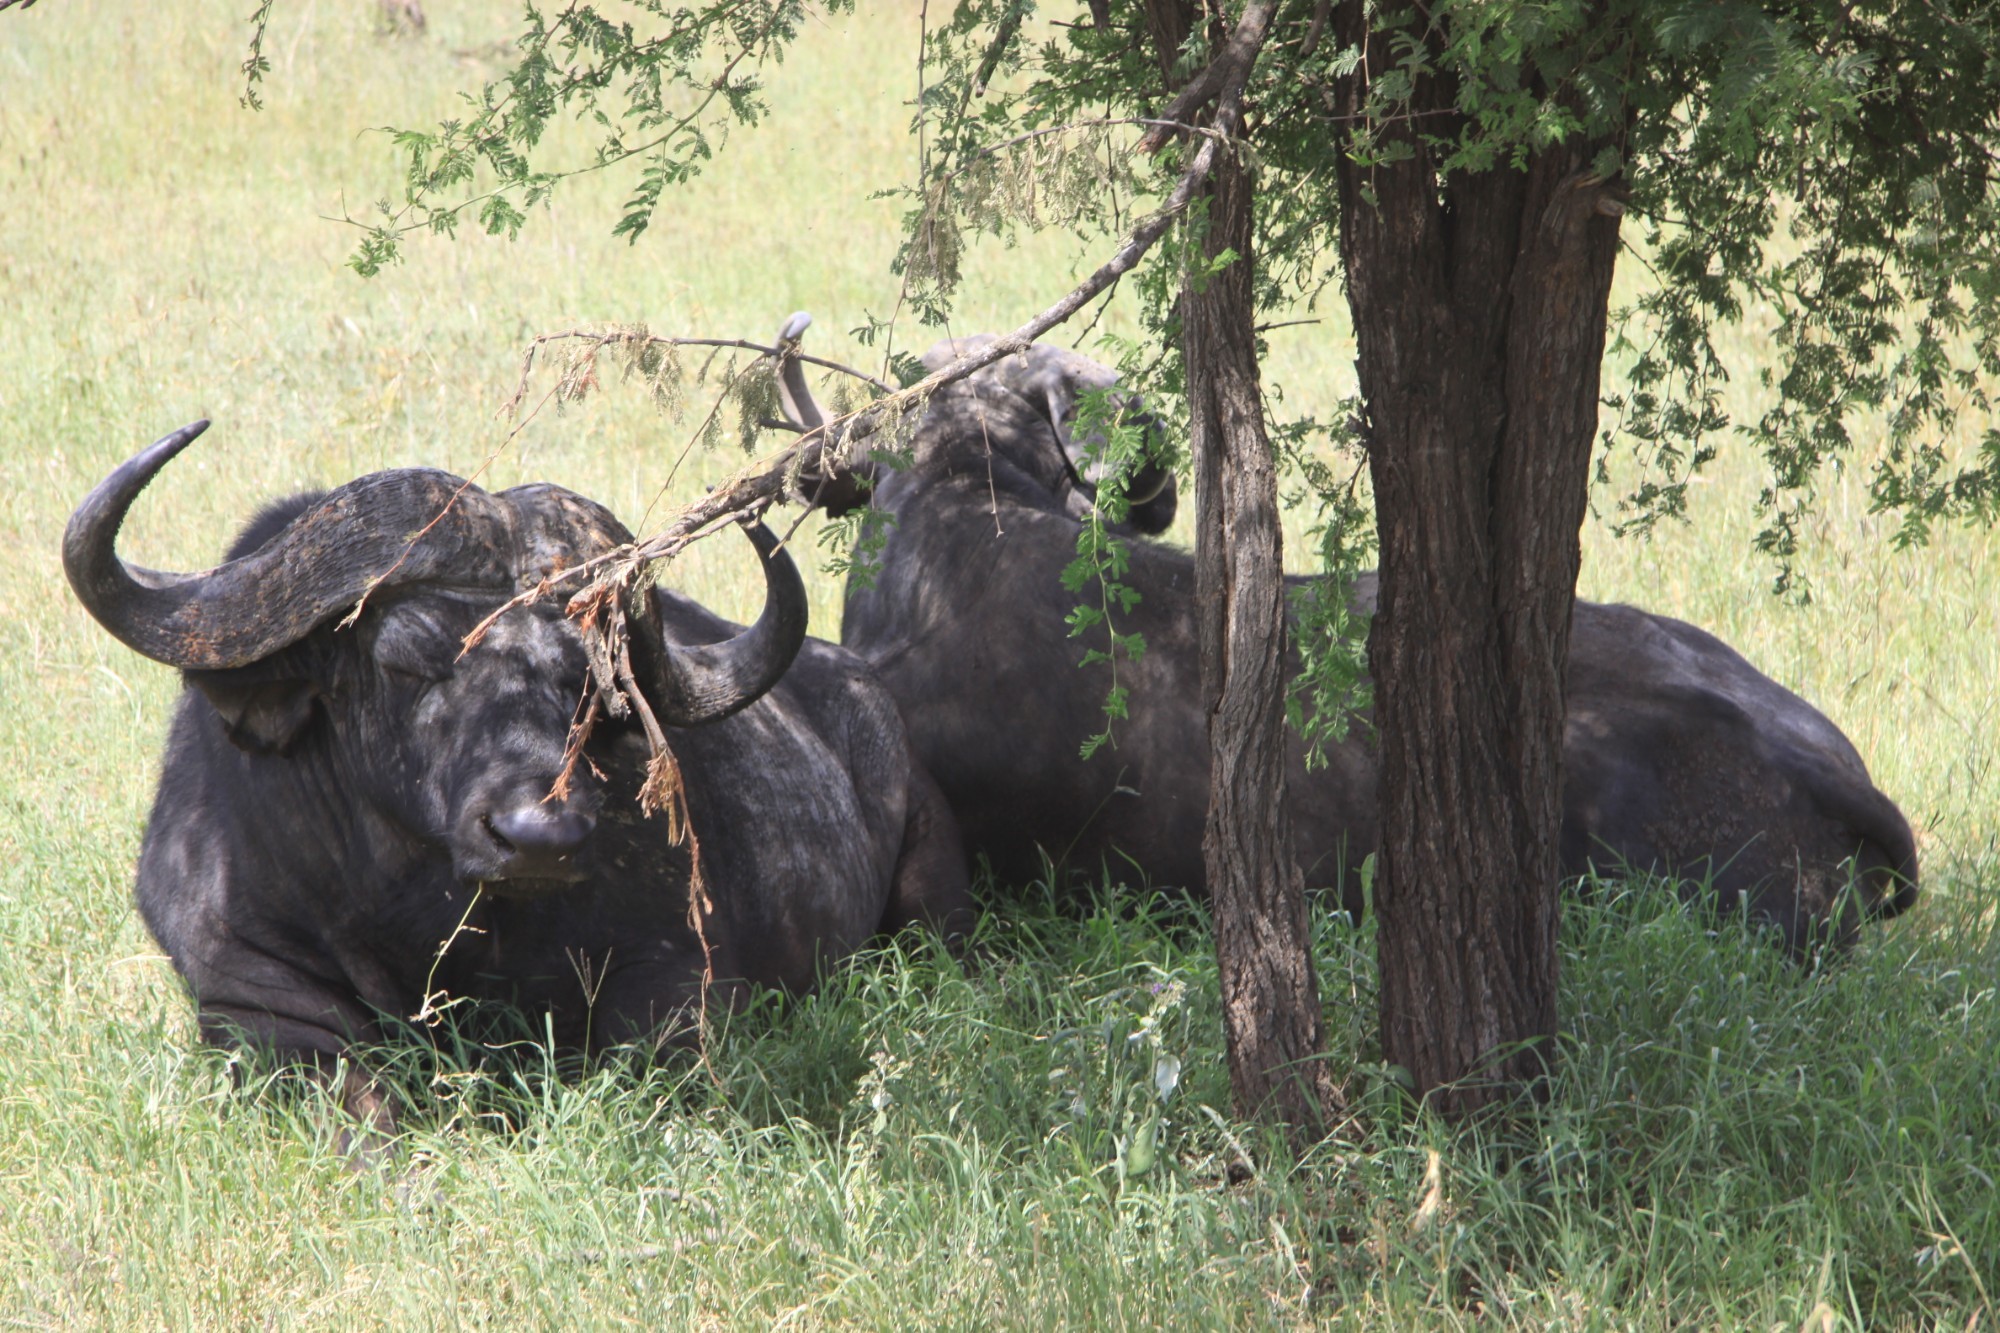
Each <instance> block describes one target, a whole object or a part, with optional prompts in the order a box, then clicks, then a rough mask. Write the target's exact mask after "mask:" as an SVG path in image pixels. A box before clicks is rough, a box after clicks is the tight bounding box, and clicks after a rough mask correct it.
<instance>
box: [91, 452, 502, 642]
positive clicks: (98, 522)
mask: <svg viewBox="0 0 2000 1333" xmlns="http://www.w3.org/2000/svg"><path fill="white" fill-rule="evenodd" d="M207 429H208V423H207V422H206V421H197V422H195V423H194V424H193V425H190V426H183V427H182V428H181V429H180V430H177V431H175V432H174V433H173V434H171V435H167V436H164V437H163V438H161V439H160V440H158V441H156V442H155V443H153V444H152V445H151V446H149V447H147V448H146V449H143V450H141V451H140V452H139V453H138V454H137V455H135V456H134V457H132V458H131V459H129V460H127V461H126V462H125V463H124V464H123V465H121V466H120V467H118V468H117V469H116V470H115V471H113V472H112V474H111V475H110V476H108V477H106V478H105V479H104V480H103V481H101V482H99V483H98V485H97V487H96V489H94V490H92V491H91V493H90V494H89V495H88V496H86V497H85V498H84V501H83V503H82V504H80V505H78V506H77V509H76V512H75V513H74V514H72V515H70V520H69V527H68V528H67V529H66V530H65V531H64V532H63V572H64V573H66V574H67V575H68V576H69V583H70V587H72V588H74V589H75V590H76V595H77V600H78V601H80V602H82V603H83V606H84V609H85V610H87V611H89V612H90V614H91V615H92V616H94V617H95V618H96V620H97V622H98V623H99V624H101V625H103V626H104V628H105V629H107V630H109V631H110V632H111V634H112V635H113V636H114V637H115V638H117V639H118V640H119V641H120V642H122V643H124V644H125V645H126V646H127V647H130V648H132V649H133V650H135V651H137V652H140V653H143V654H145V655H146V656H147V657H150V658H152V659H153V660H154V661H156V662H165V663H166V664H167V665H169V666H176V667H180V668H181V669H182V670H201V671H222V670H228V669H230V668H233V667H241V666H248V665H249V664H250V663H252V662H255V661H258V660H260V659H262V658H265V657H268V656H270V655H271V654H272V653H274V652H276V651H277V650H278V649H280V648H283V647H285V646H286V645H288V644H291V643H296V642H297V641H298V640H300V639H302V638H304V637H305V636H306V635H307V634H309V633H311V632H312V630H313V628H314V627H315V626H317V625H319V624H320V623H321V622H323V621H324V620H326V619H327V618H328V617H329V616H331V615H333V614H334V613H335V612H337V611H340V610H343V609H344V608H346V607H348V606H350V605H352V604H353V602H354V601H355V599H356V598H358V597H360V596H361V595H362V594H363V593H364V592H366V591H367V590H368V589H369V588H370V587H373V586H375V585H376V584H377V583H385V584H391V585H393V584H403V583H412V582H419V581H437V582H442V583H449V584H453V585H457V586H462V587H467V588H473V587H487V586H502V587H506V586H511V584H512V582H513V577H512V573H511V567H510V563H509V561H508V558H507V557H508V552H509V550H510V548H511V543H512V535H511V529H510V528H509V527H508V525H507V521H506V517H505V514H504V511H501V510H500V508H499V507H498V506H497V505H496V504H495V502H494V500H493V497H491V496H489V495H487V494H486V492H484V491H482V490H479V489H478V488H477V487H473V486H469V485H467V484H466V483H464V482H462V481H461V480H459V478H457V477H454V476H452V475H450V474H449V473H445V472H435V471H431V470H429V469H421V468H405V469H402V470H399V471H394V472H378V473H374V474H372V475H370V476H366V477H362V478H361V479H360V480H358V481H352V482H349V483H348V484H347V485H345V486H342V487H340V488H338V489H337V490H334V491H333V492H331V493H330V494H328V495H327V496H326V498H325V499H323V500H321V501H320V502H319V503H318V504H317V505H315V506H313V507H312V508H311V509H309V510H307V511H306V512H305V513H303V514H301V515H300V516H299V517H298V518H296V519H294V520H293V521H292V523H291V525H290V526H289V527H287V528H286V529H285V530H284V531H283V532H281V533H279V534H278V535H277V536H276V537H274V538H272V539H271V541H269V542H268V543H266V544H265V545H264V546H262V547H260V548H258V549H257V550H255V551H253V552H251V553H249V554H248V555H245V556H243V557H242V558H241V559H237V560H231V561H229V562H227V563H226V564H222V565H218V566H217V567H215V568H214V569H211V570H207V571H205V572H202V573H196V574H175V573H167V572H163V571H160V570H152V569H145V568H141V567H140V566H137V565H128V564H126V563H125V562H124V561H122V560H120V559H119V558H118V551H117V542H118V529H119V528H120V527H121V526H122V525H123V524H124V522H125V515H126V513H127V511H129V510H130V509H131V507H132V503H133V501H135V500H136V499H138V497H139V492H141V491H143V490H144V489H145V488H146V485H147V483H149V482H151V481H152V479H153V478H154V477H155V476H156V475H158V473H159V471H160V469H161V468H163V467H165V466H166V465H167V463H168V462H169V461H170V460H172V459H173V457H174V456H175V455H176V454H178V453H180V452H181V450H183V449H185V448H187V446H188V445H190V444H192V443H193V442H194V440H195V438H196V437H197V436H199V435H200V434H201V433H202V432H203V431H204V430H207ZM420 534H421V539H419V536H420Z"/></svg>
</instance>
